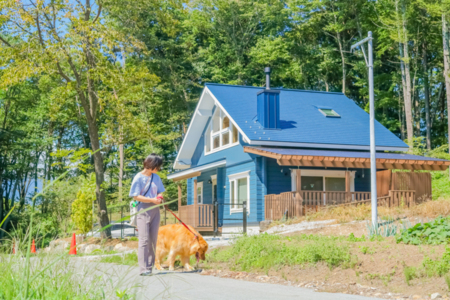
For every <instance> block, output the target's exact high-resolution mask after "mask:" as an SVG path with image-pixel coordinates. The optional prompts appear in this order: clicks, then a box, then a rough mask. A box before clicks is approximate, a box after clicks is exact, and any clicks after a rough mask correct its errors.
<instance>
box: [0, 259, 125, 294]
mask: <svg viewBox="0 0 450 300" xmlns="http://www.w3.org/2000/svg"><path fill="white" fill-rule="evenodd" d="M24 263H25V261H24V259H23V258H22V256H21V255H20V254H19V255H4V254H2V255H0V287H1V288H0V299H2V300H9V299H80V300H81V299H112V298H114V296H116V288H115V286H113V285H112V283H111V282H110V281H109V280H108V279H107V278H108V277H109V274H107V275H106V276H102V274H99V273H98V272H94V270H93V269H94V268H92V266H91V269H85V270H81V271H80V270H79V269H77V270H75V268H74V266H73V264H70V259H69V257H68V255H67V254H64V255H62V256H59V257H55V256H48V255H38V256H35V257H32V258H31V260H30V269H29V276H30V280H29V283H28V295H24V284H25V282H24V280H23V279H24V278H23V270H24V269H23V267H24ZM94 279H95V280H94ZM125 294H127V297H128V296H131V295H130V294H129V293H125Z"/></svg>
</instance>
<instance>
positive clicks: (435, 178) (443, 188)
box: [431, 171, 450, 200]
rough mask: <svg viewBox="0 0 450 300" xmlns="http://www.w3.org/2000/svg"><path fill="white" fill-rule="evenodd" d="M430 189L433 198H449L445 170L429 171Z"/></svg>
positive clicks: (449, 188) (449, 187) (449, 191)
mask: <svg viewBox="0 0 450 300" xmlns="http://www.w3.org/2000/svg"><path fill="white" fill-rule="evenodd" d="M431 189H432V191H433V200H437V199H450V184H449V177H448V172H447V171H441V172H440V171H436V172H432V173H431Z"/></svg>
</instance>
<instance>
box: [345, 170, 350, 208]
mask: <svg viewBox="0 0 450 300" xmlns="http://www.w3.org/2000/svg"><path fill="white" fill-rule="evenodd" d="M345 192H346V196H345V198H346V201H351V199H350V172H349V171H345Z"/></svg>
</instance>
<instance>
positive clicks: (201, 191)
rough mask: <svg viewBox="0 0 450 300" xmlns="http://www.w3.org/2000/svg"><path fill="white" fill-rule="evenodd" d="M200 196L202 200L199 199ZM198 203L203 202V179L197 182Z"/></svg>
mask: <svg viewBox="0 0 450 300" xmlns="http://www.w3.org/2000/svg"><path fill="white" fill-rule="evenodd" d="M198 188H200V189H201V190H200V194H199V193H198ZM198 196H200V199H201V201H198ZM197 204H203V181H202V182H197Z"/></svg>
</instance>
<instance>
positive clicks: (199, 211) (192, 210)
mask: <svg viewBox="0 0 450 300" xmlns="http://www.w3.org/2000/svg"><path fill="white" fill-rule="evenodd" d="M213 210H214V205H213V204H194V205H182V206H180V207H179V209H178V211H179V215H180V219H181V220H183V222H185V223H186V224H188V225H191V226H192V227H194V228H199V227H213V226H214V223H213V222H214V217H213Z"/></svg>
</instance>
